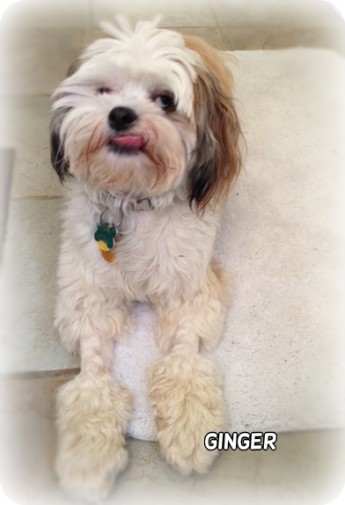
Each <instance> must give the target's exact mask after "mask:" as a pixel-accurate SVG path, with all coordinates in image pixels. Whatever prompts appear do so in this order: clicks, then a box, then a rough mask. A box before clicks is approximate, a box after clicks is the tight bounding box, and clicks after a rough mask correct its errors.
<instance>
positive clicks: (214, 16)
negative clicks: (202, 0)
mask: <svg viewBox="0 0 345 505" xmlns="http://www.w3.org/2000/svg"><path fill="white" fill-rule="evenodd" d="M207 3H208V6H209V8H210V11H211V12H212V16H213V20H214V21H215V23H216V26H217V27H218V28H219V27H220V26H219V22H218V18H217V14H216V11H215V10H214V6H213V2H212V1H211V0H208V1H207Z"/></svg>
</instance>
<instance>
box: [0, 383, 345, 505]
mask: <svg viewBox="0 0 345 505" xmlns="http://www.w3.org/2000/svg"><path fill="white" fill-rule="evenodd" d="M66 378H68V376H66V377H65V379H66ZM65 379H61V377H58V376H55V377H53V376H52V377H51V378H47V377H40V376H36V377H33V376H31V378H29V377H25V378H11V379H7V380H6V381H5V383H4V382H2V384H1V386H2V387H3V388H4V389H5V390H4V392H2V394H1V398H2V404H1V405H0V414H1V415H0V423H1V424H0V426H1V429H0V444H1V447H2V451H1V455H0V475H1V480H0V482H1V485H2V487H3V489H4V491H5V493H6V495H7V496H8V497H10V498H11V499H12V500H13V501H14V502H15V503H18V504H20V505H47V504H49V505H55V504H56V505H67V504H71V505H72V503H73V501H72V500H69V499H67V498H66V497H64V495H63V494H62V492H61V491H60V490H59V488H58V486H57V483H56V477H55V475H54V471H53V460H54V452H55V433H54V424H53V410H54V409H53V397H54V390H55V388H56V387H57V386H58V385H59V384H60V383H61V382H62V381H63V380H65ZM344 440H345V433H343V432H341V431H328V432H323V431H319V432H305V433H286V434H280V435H279V436H278V442H277V450H276V452H263V451H260V452H241V451H237V452H232V453H231V452H224V453H222V454H221V455H220V457H219V458H218V459H217V461H216V463H215V465H214V466H213V468H212V470H211V472H210V473H209V474H208V475H206V476H194V477H190V478H184V477H182V476H180V475H178V474H177V473H176V472H175V471H173V470H172V469H171V468H169V467H168V466H167V465H166V464H165V463H164V462H163V460H162V459H161V457H160V455H159V450H158V447H157V444H156V443H153V442H142V441H139V440H132V439H131V440H129V441H128V442H129V443H128V446H129V454H130V462H129V466H128V468H127V469H126V470H125V472H124V473H123V474H122V475H121V476H120V478H119V480H118V482H117V483H116V485H115V486H114V491H113V492H112V494H111V496H110V497H109V499H108V500H107V501H106V502H105V503H106V504H109V505H110V504H115V503H116V504H118V505H122V504H126V505H128V504H133V505H134V504H135V505H136V504H138V503H140V504H141V503H143V504H144V503H150V504H156V503H157V504H158V503H159V504H164V505H168V504H169V505H170V504H171V505H175V504H176V503H178V502H179V501H181V502H184V503H186V502H187V501H188V503H193V504H194V503H195V504H201V505H202V504H208V505H211V504H217V505H223V504H224V505H225V504H228V503H234V504H236V505H242V504H243V505H244V504H254V503H255V504H262V505H269V504H271V503H272V505H273V504H277V503H279V504H289V505H302V504H303V505H310V504H313V505H314V504H315V505H316V504H320V505H321V504H328V503H331V502H332V501H333V500H334V499H335V498H336V497H337V495H339V494H340V492H341V489H342V486H343V484H344V473H345V458H344V453H345V452H344V448H345V447H344ZM4 449H5V450H4ZM75 503H80V502H75ZM80 505H81V503H80Z"/></svg>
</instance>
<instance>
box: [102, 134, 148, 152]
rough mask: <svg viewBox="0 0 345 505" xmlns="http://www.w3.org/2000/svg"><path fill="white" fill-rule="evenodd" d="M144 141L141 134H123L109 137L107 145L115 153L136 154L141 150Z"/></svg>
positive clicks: (144, 143)
mask: <svg viewBox="0 0 345 505" xmlns="http://www.w3.org/2000/svg"><path fill="white" fill-rule="evenodd" d="M146 143H147V142H146V141H145V139H144V138H143V137H142V136H141V135H123V136H120V137H113V138H111V139H110V140H109V142H108V146H109V148H110V150H111V151H113V152H116V153H120V154H138V153H140V152H141V151H142V150H143V148H144V147H145V145H146Z"/></svg>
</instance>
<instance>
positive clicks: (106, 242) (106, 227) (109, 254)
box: [94, 198, 154, 263]
mask: <svg viewBox="0 0 345 505" xmlns="http://www.w3.org/2000/svg"><path fill="white" fill-rule="evenodd" d="M153 209H154V206H153V204H152V202H151V200H150V199H149V198H137V199H136V200H135V201H133V202H129V203H128V210H130V211H134V212H140V211H145V210H153ZM107 210H108V209H105V211H103V212H102V214H101V217H100V221H99V224H98V226H97V230H96V231H95V234H94V239H95V240H96V242H97V245H98V247H99V249H100V251H101V254H102V256H103V258H104V259H105V261H107V262H108V263H113V262H114V261H115V259H116V254H115V250H114V249H115V246H116V243H118V242H119V241H120V234H121V233H120V231H119V228H118V227H119V225H114V224H111V223H107V222H104V221H103V214H104V213H105V212H106V211H107Z"/></svg>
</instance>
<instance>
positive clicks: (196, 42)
mask: <svg viewBox="0 0 345 505" xmlns="http://www.w3.org/2000/svg"><path fill="white" fill-rule="evenodd" d="M185 43H186V46H187V47H188V48H189V49H192V50H193V51H195V52H197V53H198V54H199V55H200V56H201V59H202V61H203V66H200V67H198V68H197V69H196V70H197V74H198V75H197V80H196V82H195V85H194V96H195V98H194V111H195V120H196V126H197V146H196V150H195V158H194V160H193V166H192V167H191V171H190V176H189V192H190V193H189V200H190V204H191V205H192V204H193V203H195V204H196V206H197V209H200V210H203V209H204V208H205V206H206V205H207V204H208V203H210V202H211V201H212V202H214V201H216V202H218V201H219V200H221V199H224V198H226V196H227V194H228V192H229V189H230V185H231V183H232V181H233V180H234V178H235V177H236V175H237V174H238V172H239V169H240V165H241V156H240V151H239V147H238V140H239V136H240V134H241V129H240V124H239V120H238V117H237V113H236V110H235V107H234V105H233V100H232V75H231V73H230V71H229V70H228V69H227V68H226V66H225V64H224V62H223V60H222V58H221V57H220V55H219V53H218V51H217V50H216V49H213V48H212V47H210V46H209V45H208V44H207V43H206V42H204V41H203V40H201V39H199V38H198V37H192V36H186V37H185Z"/></svg>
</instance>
